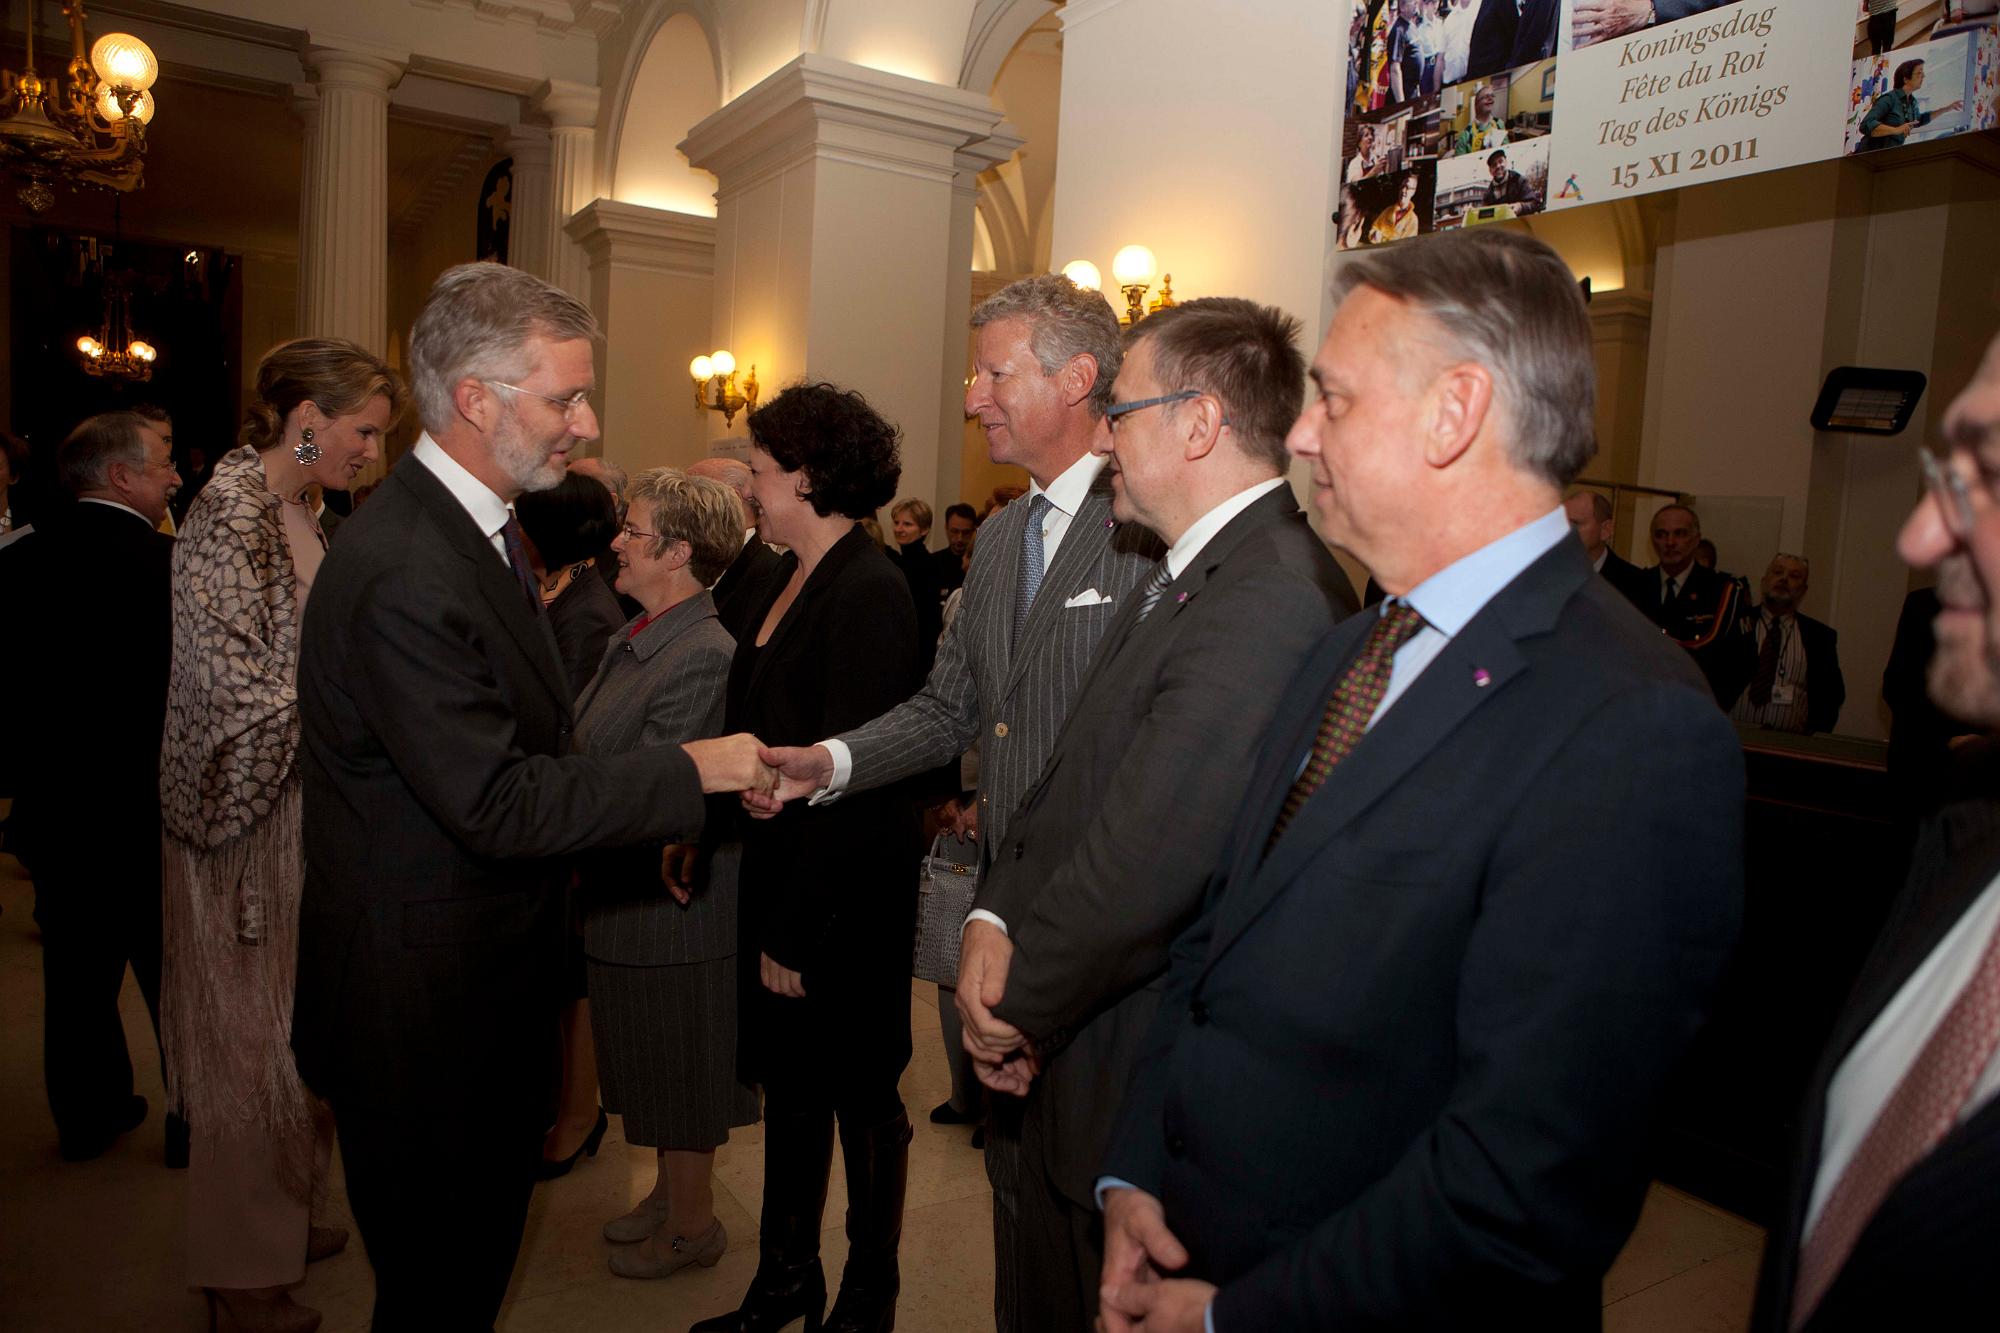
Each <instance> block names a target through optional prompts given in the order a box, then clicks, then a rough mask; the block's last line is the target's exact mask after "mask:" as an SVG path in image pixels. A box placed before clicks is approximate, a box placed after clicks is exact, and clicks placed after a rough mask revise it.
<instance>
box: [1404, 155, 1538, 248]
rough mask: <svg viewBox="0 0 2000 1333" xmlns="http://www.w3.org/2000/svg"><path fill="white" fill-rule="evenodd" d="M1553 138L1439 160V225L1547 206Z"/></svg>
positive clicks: (1435, 209) (1499, 218)
mask: <svg viewBox="0 0 2000 1333" xmlns="http://www.w3.org/2000/svg"><path fill="white" fill-rule="evenodd" d="M1548 197H1549V141H1548V139H1547V138H1546V137H1544V138H1540V139H1524V140H1522V141H1521V142H1519V143H1512V144H1508V145H1507V146H1506V147H1505V148H1495V149H1493V150H1492V151H1491V152H1488V153H1483V154H1482V153H1468V154H1465V155H1464V156H1461V157H1453V158H1447V159H1445V160H1444V161H1443V162H1440V163H1438V169H1437V201H1436V203H1434V204H1433V205H1432V216H1433V218H1434V219H1435V225H1436V229H1437V230H1439V231H1448V230H1450V229H1452V228H1454V227H1471V226H1476V225H1478V224H1479V223H1482V222H1508V221H1512V220H1513V219H1515V218H1524V217H1528V216H1529V215H1531V214H1534V213H1539V212H1541V211H1542V210H1543V209H1544V208H1545V207H1547V203H1548Z"/></svg>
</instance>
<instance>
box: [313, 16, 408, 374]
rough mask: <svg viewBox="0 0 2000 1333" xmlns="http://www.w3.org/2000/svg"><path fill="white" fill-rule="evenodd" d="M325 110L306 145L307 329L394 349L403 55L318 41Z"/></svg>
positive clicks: (316, 61)
mask: <svg viewBox="0 0 2000 1333" xmlns="http://www.w3.org/2000/svg"><path fill="white" fill-rule="evenodd" d="M305 64H306V68H307V69H309V70H311V71H312V72H313V73H314V74H315V75H316V76H317V85H318V94H319V95H318V111H317V113H316V114H315V115H314V116H313V117H312V127H313V132H312V134H311V135H310V137H309V139H308V143H307V147H306V152H305V173H306V174H305V181H304V188H303V190H302V191H301V199H302V207H303V209H304V210H305V216H304V217H303V218H302V221H301V226H300V228H299V330H300V332H301V333H303V334H306V335H309V336H311V335H318V336H327V337H338V338H348V339H352V340H353V341H354V342H357V343H359V344H361V345H362V346H363V347H366V348H367V349H368V350H369V351H371V352H375V353H377V354H380V353H382V352H384V351H386V350H387V349H388V342H389V338H388V267H389V218H388V211H389V202H388V194H389V183H388V161H389V89H391V88H392V87H394V86H395V84H396V81H397V80H398V79H400V78H401V77H402V74H403V65H402V62H400V61H398V60H394V59H390V58H388V57H386V56H383V55H380V54H373V53H363V52H359V51H352V50H338V49H334V48H330V47H324V46H309V47H307V48H306V55H305Z"/></svg>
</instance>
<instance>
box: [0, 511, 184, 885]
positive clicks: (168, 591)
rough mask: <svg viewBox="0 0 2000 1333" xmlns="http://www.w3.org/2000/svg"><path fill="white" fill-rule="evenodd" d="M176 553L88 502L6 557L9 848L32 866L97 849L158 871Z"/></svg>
mask: <svg viewBox="0 0 2000 1333" xmlns="http://www.w3.org/2000/svg"><path fill="white" fill-rule="evenodd" d="M173 549H174V541H173V538H171V537H168V536H166V535H164V534H163V533H161V532H159V531H157V530H155V529H154V527H153V526H152V524H150V523H148V522H147V521H146V520H145V519H143V518H141V517H139V516H138V515H137V514H133V513H128V512H126V511H125V510H123V509H113V508H111V507H110V506H108V505H102V504H93V503H90V502H88V501H80V502H77V503H75V504H69V505H65V506H64V507H63V508H62V509H61V510H59V511H57V512H55V513H52V514H45V515H43V516H42V517H41V518H40V520H39V521H38V522H37V524H36V526H35V530H34V531H33V532H30V533H28V534H27V535H26V536H23V537H21V538H20V539H19V540H17V541H15V542H13V543H12V544H11V545H9V546H8V547H7V548H6V549H5V550H0V587H5V588H6V590H7V592H6V596H7V598H8V600H9V605H8V608H7V611H6V612H5V619H4V621H0V624H4V625H5V626H6V633H7V648H6V649H5V651H4V652H0V673H3V674H0V679H4V680H6V682H7V688H6V689H5V692H4V694H0V697H4V698H6V699H8V700H9V701H11V705H12V706H11V707H10V708H9V709H8V723H7V726H8V730H9V736H8V738H7V740H6V741H4V742H0V748H4V749H6V750H7V751H9V754H8V756H7V759H6V761H5V766H6V768H7V770H8V771H9V774H10V777H11V780H12V785H13V786H14V787H15V792H14V795H15V798H16V799H15V802H14V811H13V814H12V816H11V817H10V819H9V822H8V847H9V849H10V850H12V851H13V852H14V853H15V854H16V855H18V856H19V857H20V858H21V860H22V862H23V863H24V864H27V865H29V866H30V867H31V868H32V866H33V865H34V863H35V862H36V861H37V860H40V859H43V858H46V859H47V860H50V861H53V860H55V859H57V858H58V857H67V858H69V859H70V860H72V861H74V860H75V859H77V858H78V857H81V856H84V855H86V854H88V855H90V856H92V857H102V856H104V855H107V854H115V855H118V856H121V857H128V856H129V857H136V859H137V860H138V861H139V862H140V863H141V864H142V865H143V864H146V863H149V862H150V864H153V865H157V864H158V857H159V843H160V733H161V731H162V730H163V729H164V728H165V726H166V718H167V671H168V667H169V666H170V665H171V663H172V661H173V571H172V562H173ZM109 829H115V830H116V832H117V836H116V837H113V838H106V836H105V834H106V831H107V830H109ZM155 890H156V891H157V885H156V886H155Z"/></svg>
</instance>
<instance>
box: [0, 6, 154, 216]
mask: <svg viewBox="0 0 2000 1333" xmlns="http://www.w3.org/2000/svg"><path fill="white" fill-rule="evenodd" d="M27 8H28V25H27V26H28V50H27V59H26V61H25V62H24V63H23V65H22V67H21V70H20V72H19V73H16V72H15V71H13V70H0V166H4V167H6V169H7V171H8V173H9V174H11V175H12V176H13V177H14V178H15V179H16V180H18V181H19V182H20V186H19V189H18V190H17V191H16V194H15V197H16V198H18V199H19V200H20V201H21V203H22V205H23V206H24V207H26V208H27V210H28V211H29V212H30V213H32V214H35V215H37V216H39V215H41V214H43V213H46V212H47V211H48V210H49V209H50V208H51V207H53V206H54V204H55V201H56V195H55V187H56V186H58V185H62V186H66V187H67V188H69V189H70V190H76V189H80V188H82V187H85V186H89V187H92V188H94V189H101V190H111V191H115V192H116V193H119V194H125V193H129V192H130V191H133V190H136V189H138V188H139V187H140V186H142V185H144V184H145V165H146V164H145V158H146V126H147V125H148V124H149V123H150V122H151V121H152V119H153V112H154V110H155V109H156V108H155V105H154V102H153V94H152V92H151V91H149V90H150V89H151V88H152V86H153V82H154V80H156V79H158V78H159V76H160V62H159V60H158V58H157V57H155V56H154V55H153V51H152V48H151V47H149V46H147V45H146V44H145V43H144V42H142V41H140V40H139V39H138V38H137V37H134V36H132V35H130V34H129V33H122V32H112V33H106V34H105V35H104V36H102V37H100V38H98V39H97V41H96V42H95V43H93V42H91V40H90V35H89V33H88V32H86V31H85V29H84V23H85V21H86V16H85V14H84V12H83V0H63V7H62V12H63V17H64V18H66V19H68V20H69V33H70V45H71V47H72V48H73V54H72V55H71V57H70V61H69V66H68V70H67V73H68V80H67V82H65V83H64V84H63V86H62V87H60V88H57V87H55V86H54V85H52V84H50V83H45V82H44V81H43V80H42V78H41V76H40V75H38V74H36V73H35V8H36V7H35V6H34V5H33V4H30V5H29V6H28V7H27ZM86 53H87V54H86Z"/></svg>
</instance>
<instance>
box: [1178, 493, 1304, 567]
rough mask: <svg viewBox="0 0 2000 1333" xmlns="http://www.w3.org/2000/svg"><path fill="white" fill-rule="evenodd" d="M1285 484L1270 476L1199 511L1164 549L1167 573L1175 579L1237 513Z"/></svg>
mask: <svg viewBox="0 0 2000 1333" xmlns="http://www.w3.org/2000/svg"><path fill="white" fill-rule="evenodd" d="M1284 484H1285V479H1284V478H1283V477H1273V478H1271V479H1270V480H1269V481H1261V482H1258V483H1257V484H1256V485H1255V486H1252V487H1251V488H1250V489H1249V490H1247V491H1238V492H1237V493H1236V494H1234V495H1232V496H1230V497H1229V498H1228V499H1227V500H1224V501H1223V502H1222V503H1221V504H1219V505H1217V506H1216V507H1215V508H1213V509H1211V510H1209V511H1208V512H1207V513H1206V514H1203V515H1202V516H1201V517H1200V518H1198V519H1196V520H1195V521H1194V522H1193V523H1191V524H1189V525H1188V530H1187V531H1186V532H1183V533H1182V534H1181V539H1180V540H1179V541H1177V542H1175V543H1174V544H1173V545H1172V546H1170V547H1168V548H1167V573H1168V574H1169V575H1170V576H1171V577H1173V578H1179V577H1180V576H1181V575H1182V574H1183V573H1185V572H1186V571H1187V567H1188V566H1189V565H1191V564H1193V563H1194V560H1195V557H1196V556H1198V555H1200V554H1201V551H1202V548H1203V547H1204V546H1207V545H1208V544H1209V542H1211V541H1213V540H1214V539H1215V534H1216V533H1218V532H1221V531H1222V530H1223V529H1224V528H1226V527H1228V526H1229V524H1230V521H1231V520H1232V519H1234V518H1235V517H1236V516H1237V515H1238V514H1240V513H1242V512H1243V511H1244V510H1246V509H1248V508H1249V507H1250V506H1251V505H1253V504H1256V503H1257V502H1258V501H1259V500H1261V499H1263V498H1264V497H1265V496H1267V495H1269V494H1270V493H1271V492H1272V491H1275V490H1277V489H1278V488H1279V487H1280V486H1282V485H1284Z"/></svg>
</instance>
